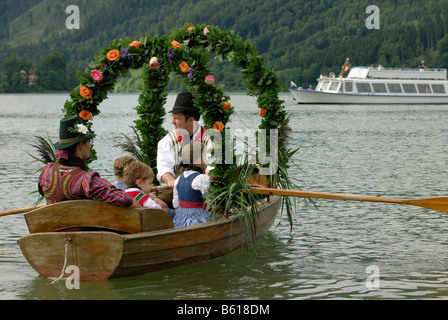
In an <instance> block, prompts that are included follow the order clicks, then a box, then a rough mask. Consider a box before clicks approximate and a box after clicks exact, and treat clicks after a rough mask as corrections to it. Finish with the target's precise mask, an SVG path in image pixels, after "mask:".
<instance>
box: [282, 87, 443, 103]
mask: <svg viewBox="0 0 448 320" xmlns="http://www.w3.org/2000/svg"><path fill="white" fill-rule="evenodd" d="M290 92H291V94H292V96H293V97H294V99H295V100H296V102H297V103H298V104H448V96H446V95H444V96H442V95H440V96H436V95H432V96H425V95H412V96H411V95H408V96H404V95H401V96H399V95H380V94H348V93H331V92H322V91H315V90H304V89H290Z"/></svg>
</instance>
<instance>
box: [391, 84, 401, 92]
mask: <svg viewBox="0 0 448 320" xmlns="http://www.w3.org/2000/svg"><path fill="white" fill-rule="evenodd" d="M387 88H388V89H389V92H390V93H402V91H401V86H400V84H399V83H388V84H387Z"/></svg>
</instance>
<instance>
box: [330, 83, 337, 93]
mask: <svg viewBox="0 0 448 320" xmlns="http://www.w3.org/2000/svg"><path fill="white" fill-rule="evenodd" d="M338 87H339V82H337V81H333V82H332V83H331V85H330V90H331V91H336V90H337V89H338Z"/></svg>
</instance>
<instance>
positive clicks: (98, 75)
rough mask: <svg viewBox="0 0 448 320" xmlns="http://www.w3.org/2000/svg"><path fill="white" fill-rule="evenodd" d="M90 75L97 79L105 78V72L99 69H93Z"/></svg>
mask: <svg viewBox="0 0 448 320" xmlns="http://www.w3.org/2000/svg"><path fill="white" fill-rule="evenodd" d="M90 75H91V76H92V78H93V80H95V81H101V80H103V74H102V73H101V72H100V71H98V70H92V71H91V72H90Z"/></svg>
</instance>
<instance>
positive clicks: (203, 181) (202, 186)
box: [173, 170, 210, 208]
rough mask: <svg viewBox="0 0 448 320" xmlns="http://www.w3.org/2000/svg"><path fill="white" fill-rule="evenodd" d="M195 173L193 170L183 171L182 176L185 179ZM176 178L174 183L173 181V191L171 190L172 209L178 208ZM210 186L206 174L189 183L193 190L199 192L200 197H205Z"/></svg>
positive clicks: (177, 180)
mask: <svg viewBox="0 0 448 320" xmlns="http://www.w3.org/2000/svg"><path fill="white" fill-rule="evenodd" d="M195 172H197V171H193V170H187V171H184V172H183V173H182V174H183V175H184V177H185V178H188V176H190V175H191V174H193V173H195ZM179 178H180V177H178V178H177V179H176V181H174V189H173V207H174V208H178V207H179V195H178V194H177V183H178V182H179ZM209 185H210V177H209V176H208V175H206V174H199V175H198V176H197V177H196V178H194V179H193V181H192V182H191V187H192V188H193V190H197V191H200V192H201V193H202V195H205V194H206V193H207V192H208V187H209Z"/></svg>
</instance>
